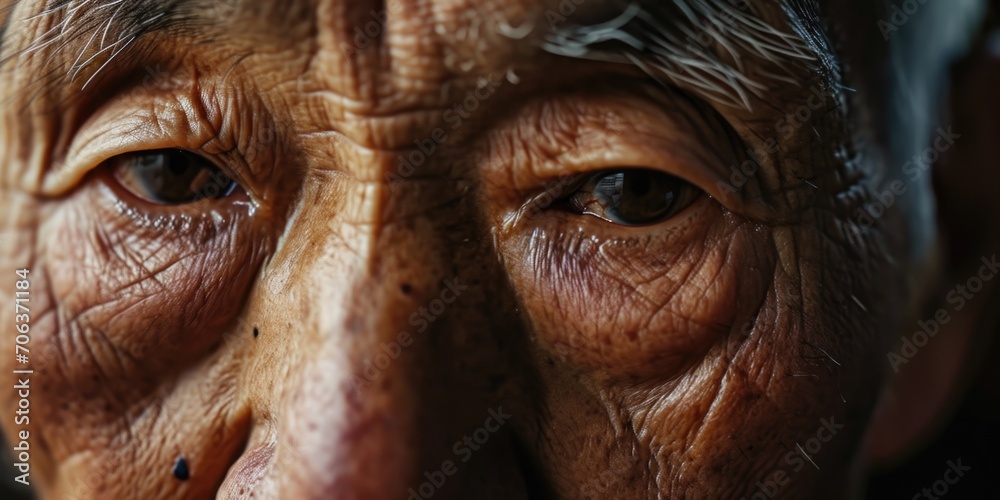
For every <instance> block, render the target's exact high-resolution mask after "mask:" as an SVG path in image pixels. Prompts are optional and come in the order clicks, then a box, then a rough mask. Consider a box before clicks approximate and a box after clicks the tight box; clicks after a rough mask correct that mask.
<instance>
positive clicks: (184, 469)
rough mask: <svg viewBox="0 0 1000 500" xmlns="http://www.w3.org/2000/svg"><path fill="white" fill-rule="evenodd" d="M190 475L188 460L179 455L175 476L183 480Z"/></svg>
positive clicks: (175, 465) (175, 466)
mask: <svg viewBox="0 0 1000 500" xmlns="http://www.w3.org/2000/svg"><path fill="white" fill-rule="evenodd" d="M190 476H191V474H190V472H189V471H188V464H187V461H186V460H184V457H178V458H177V463H175V464H174V477H176V478H177V479H180V480H181V481H187V478H188V477H190Z"/></svg>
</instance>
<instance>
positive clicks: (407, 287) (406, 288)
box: [399, 283, 413, 295]
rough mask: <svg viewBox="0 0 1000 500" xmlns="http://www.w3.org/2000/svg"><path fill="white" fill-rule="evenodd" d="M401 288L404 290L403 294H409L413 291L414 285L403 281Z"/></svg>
mask: <svg viewBox="0 0 1000 500" xmlns="http://www.w3.org/2000/svg"><path fill="white" fill-rule="evenodd" d="M399 289H400V290H402V291H403V295H409V294H410V293H411V292H413V287H412V286H410V284H409V283H403V284H402V286H400V287H399Z"/></svg>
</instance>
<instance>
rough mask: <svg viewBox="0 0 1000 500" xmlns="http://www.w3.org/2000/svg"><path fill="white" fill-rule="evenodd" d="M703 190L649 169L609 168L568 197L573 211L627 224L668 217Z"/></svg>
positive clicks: (650, 221)
mask: <svg viewBox="0 0 1000 500" xmlns="http://www.w3.org/2000/svg"><path fill="white" fill-rule="evenodd" d="M700 193H701V191H700V190H698V189H697V188H695V187H694V186H692V185H691V184H689V183H687V182H685V181H683V180H681V179H678V178H677V177H674V176H672V175H668V174H665V173H662V172H658V171H655V170H648V169H627V170H617V171H610V172H608V171H605V172H600V173H598V174H596V175H593V176H591V177H590V178H589V179H586V180H585V181H584V182H583V184H582V185H581V186H580V187H579V188H578V189H577V190H576V191H575V192H574V193H573V194H572V195H570V196H569V197H568V198H567V199H566V202H567V204H568V207H569V209H570V210H571V211H573V212H576V213H579V214H583V215H592V216H594V217H598V218H601V219H604V220H606V221H608V222H611V223H614V224H620V225H623V226H644V225H649V224H655V223H657V222H661V221H664V220H666V219H669V218H670V217H672V216H674V215H675V214H677V213H678V212H680V211H681V210H683V209H684V208H686V207H687V206H688V205H690V204H691V202H693V201H694V200H695V199H696V198H698V195H699V194H700Z"/></svg>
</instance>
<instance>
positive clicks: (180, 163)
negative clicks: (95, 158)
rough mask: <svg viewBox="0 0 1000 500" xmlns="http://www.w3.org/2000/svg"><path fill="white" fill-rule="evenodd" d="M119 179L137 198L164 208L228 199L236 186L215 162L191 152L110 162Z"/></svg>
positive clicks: (126, 156)
mask: <svg viewBox="0 0 1000 500" xmlns="http://www.w3.org/2000/svg"><path fill="white" fill-rule="evenodd" d="M107 163H108V166H109V167H110V168H111V170H112V173H113V175H114V176H115V179H117V180H118V182H119V183H120V184H121V185H122V186H123V187H124V188H125V189H127V190H129V191H130V192H131V193H132V194H134V195H135V196H137V197H139V198H141V199H143V200H146V201H149V202H152V203H158V204H161V205H182V204H186V203H193V202H195V201H198V200H200V199H202V198H212V199H218V198H224V197H226V196H229V195H230V194H232V192H233V190H234V189H235V187H236V183H235V182H234V181H233V180H232V179H231V178H230V177H229V176H228V175H226V173H225V172H223V171H222V170H220V169H219V168H218V167H216V166H215V165H214V164H212V162H210V161H208V160H206V159H205V158H203V157H201V156H198V155H196V154H194V153H191V152H189V151H184V150H180V149H160V150H155V151H141V152H137V153H128V154H124V155H119V156H116V157H114V158H112V159H110V160H108V162H107Z"/></svg>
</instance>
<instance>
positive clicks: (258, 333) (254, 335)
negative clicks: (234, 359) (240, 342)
mask: <svg viewBox="0 0 1000 500" xmlns="http://www.w3.org/2000/svg"><path fill="white" fill-rule="evenodd" d="M258 335H260V330H257V327H256V326H255V327H253V338H257V336H258Z"/></svg>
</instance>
